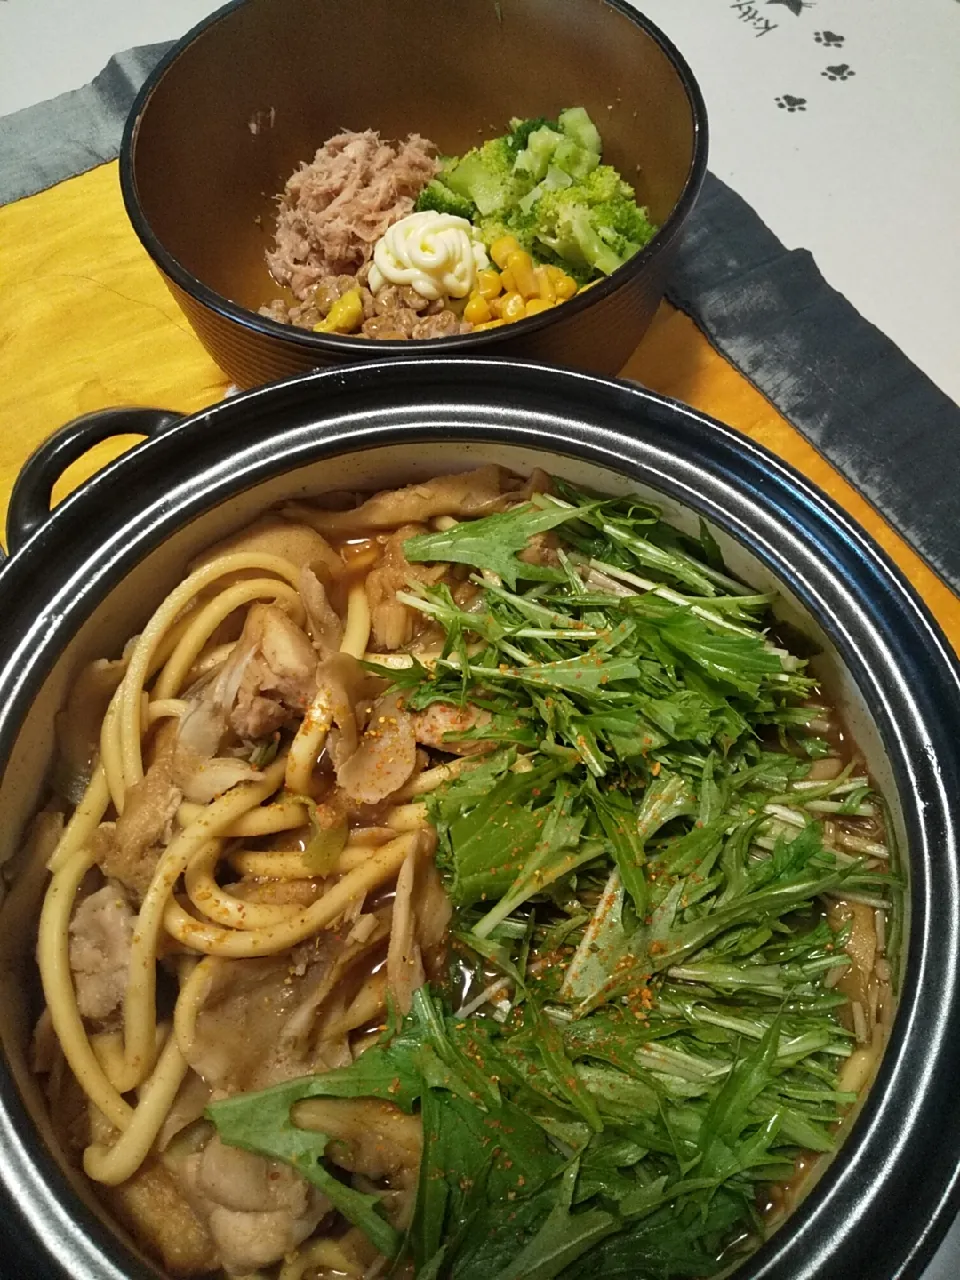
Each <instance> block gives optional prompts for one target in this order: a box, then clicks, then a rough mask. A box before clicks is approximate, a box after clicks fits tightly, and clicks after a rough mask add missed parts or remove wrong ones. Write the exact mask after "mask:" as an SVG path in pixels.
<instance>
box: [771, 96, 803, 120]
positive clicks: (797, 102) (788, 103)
mask: <svg viewBox="0 0 960 1280" xmlns="http://www.w3.org/2000/svg"><path fill="white" fill-rule="evenodd" d="M777 106H778V107H786V109H787V110H788V111H789V112H790V113H791V115H792V114H793V112H794V111H806V109H807V100H806V98H795V97H794V96H793V94H792V93H785V94H783V96H782V97H780V98H777Z"/></svg>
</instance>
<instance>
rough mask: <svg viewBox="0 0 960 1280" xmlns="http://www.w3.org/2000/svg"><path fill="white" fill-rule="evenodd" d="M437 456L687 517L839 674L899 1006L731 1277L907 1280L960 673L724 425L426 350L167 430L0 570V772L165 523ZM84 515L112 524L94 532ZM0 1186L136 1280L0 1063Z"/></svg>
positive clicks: (939, 1146) (69, 1239)
mask: <svg viewBox="0 0 960 1280" xmlns="http://www.w3.org/2000/svg"><path fill="white" fill-rule="evenodd" d="M379 406H382V407H379ZM504 406H509V407H504ZM318 425H319V427H320V429H319V430H318ZM638 425H639V426H640V430H639V432H637V431H636V430H634V431H633V432H630V427H631V426H633V427H634V428H635V429H636V427H637V426H638ZM268 430H269V434H268ZM441 439H454V440H457V441H462V442H464V443H467V442H468V441H471V440H473V441H476V442H478V443H484V444H487V445H495V444H502V445H504V446H509V445H519V446H525V447H528V448H532V449H540V450H542V451H543V452H545V453H553V454H557V455H561V456H567V457H571V458H574V459H580V460H584V461H587V462H592V463H594V464H596V465H598V466H601V467H606V468H607V469H609V470H612V471H617V472H619V473H620V474H623V475H626V476H628V477H631V478H634V479H636V480H637V481H638V482H642V483H645V484H648V485H651V486H652V487H654V488H656V489H658V490H660V491H661V492H663V493H664V494H665V495H667V496H669V497H671V498H674V499H675V500H677V501H680V502H682V503H684V504H686V505H687V506H689V507H691V508H693V509H694V511H699V512H700V513H702V514H703V515H704V516H705V517H706V518H707V519H708V520H710V521H711V522H712V523H713V524H715V525H717V526H718V527H719V528H721V529H723V530H724V531H725V532H726V533H728V534H731V535H732V536H733V537H734V538H735V539H736V540H737V541H739V542H740V543H741V544H743V545H744V546H745V547H746V548H747V550H749V551H751V552H752V553H753V554H754V555H755V556H757V558H758V559H759V560H760V561H761V562H763V563H764V564H765V565H766V566H767V567H768V568H769V569H770V570H771V571H772V572H773V573H774V574H775V575H776V576H777V577H778V579H779V580H780V581H781V582H783V583H784V585H785V586H786V587H787V589H788V590H790V591H791V592H792V593H793V594H794V595H795V596H797V597H798V598H799V599H800V601H801V603H802V604H803V605H804V606H805V607H806V608H807V609H808V610H809V611H810V612H811V613H812V614H813V615H814V617H815V618H816V619H817V621H818V622H819V623H820V625H821V626H823V628H824V630H825V631H826V632H827V634H828V636H829V637H830V638H831V640H832V641H833V643H834V644H835V645H836V647H837V648H838V650H839V652H840V654H841V657H842V658H843V660H844V661H845V662H846V664H847V666H848V668H849V669H850V671H851V674H852V676H853V678H854V680H855V682H856V683H857V685H858V687H859V688H860V690H861V693H862V695H863V696H864V698H865V700H866V701H867V704H868V706H869V708H870V711H871V713H872V715H873V717H874V719H875V721H876V723H877V725H878V728H879V731H880V734H881V737H882V739H883V742H884V747H885V749H886V751H887V754H888V757H889V760H890V764H891V768H892V770H893V774H894V777H895V780H896V786H897V791H898V793H899V795H900V798H901V801H902V804H903V810H904V823H905V828H906V833H907V841H908V846H909V848H910V879H911V899H912V903H911V920H910V936H909V942H908V947H907V954H906V965H905V970H904V979H903V990H902V994H901V998H900V1003H899V1008H898V1013H897V1017H896V1019H895V1022H894V1027H893V1030H892V1034H891V1037H890V1042H889V1044H888V1046H887V1050H886V1053H885V1055H884V1058H883V1061H882V1063H881V1066H880V1070H879V1074H878V1077H877V1080H876V1083H875V1086H874V1088H873V1089H872V1091H871V1093H870V1095H869V1096H868V1098H867V1099H866V1101H865V1103H864V1105H863V1107H862V1110H861V1112H860V1114H859V1116H858V1117H857V1119H856V1121H855V1122H854V1124H853V1125H852V1126H851V1131H850V1133H849V1134H848V1135H847V1138H846V1141H845V1142H844V1150H843V1155H842V1157H841V1158H840V1159H839V1160H836V1161H834V1162H833V1163H832V1164H831V1166H830V1167H829V1168H828V1170H827V1171H826V1172H825V1174H824V1175H823V1177H822V1179H821V1180H820V1182H819V1183H818V1185H817V1186H816V1187H815V1188H814V1189H813V1190H812V1191H811V1193H810V1195H809V1196H808V1197H807V1199H806V1200H805V1201H804V1202H803V1203H802V1204H801V1205H800V1206H799V1207H798V1208H797V1210H796V1211H795V1212H794V1213H793V1214H792V1215H791V1220H790V1223H789V1224H787V1225H786V1226H785V1227H784V1228H783V1230H781V1231H780V1232H777V1233H776V1234H775V1235H774V1236H773V1237H772V1238H771V1239H770V1240H769V1241H768V1242H766V1244H764V1245H763V1246H762V1247H761V1249H760V1250H759V1251H758V1252H757V1253H756V1254H755V1255H753V1257H752V1258H751V1259H749V1260H748V1261H747V1262H746V1263H745V1264H744V1265H743V1267H742V1268H741V1269H740V1270H739V1271H738V1273H737V1275H738V1280H775V1278H776V1277H780V1276H783V1275H785V1274H789V1275H790V1276H791V1277H794V1280H814V1277H817V1278H818V1280H822V1277H832V1276H837V1277H840V1276H841V1275H851V1274H869V1275H871V1276H874V1277H877V1278H878V1280H879V1278H880V1277H893V1276H905V1275H916V1274H918V1272H919V1270H920V1268H921V1267H922V1265H923V1264H924V1263H925V1262H926V1261H927V1260H928V1259H929V1257H930V1256H931V1255H932V1253H933V1251H934V1249H935V1247H936V1245H937V1243H938V1242H939V1239H940V1238H941V1237H942V1235H943V1233H944V1232H945V1230H946V1227H947V1225H948V1223H949V1219H950V1215H951V1214H952V1213H953V1212H954V1211H955V1208H956V1205H957V1202H958V1199H960V1173H958V1169H957V1159H956V1157H957V1154H958V1153H960V1112H958V1111H957V1109H956V1108H955V1106H954V1105H953V1102H954V1088H953V1076H952V1070H953V1062H954V1061H955V1060H956V1058H957V1056H958V1055H960V875H958V872H960V866H958V864H960V858H958V830H957V828H958V823H957V820H956V818H955V816H954V814H953V812H952V805H953V802H954V797H955V796H956V795H957V794H960V748H958V746H957V744H956V742H955V730H954V726H955V725H956V723H957V722H958V721H960V668H958V665H957V662H956V660H955V658H954V657H953V655H952V653H951V651H950V650H949V646H948V645H947V643H946V641H945V639H944V637H943V636H942V634H941V633H940V631H939V629H938V627H937V625H936V623H935V622H934V621H933V619H932V618H931V617H930V615H929V612H928V611H927V609H926V607H925V606H924V605H923V603H922V602H921V601H920V600H919V598H918V597H917V595H916V593H915V591H914V590H913V588H912V587H911V586H910V585H909V584H908V583H907V582H906V581H905V579H904V578H903V576H902V575H901V574H900V572H899V571H898V570H897V569H896V568H895V566H894V565H893V564H892V562H891V561H890V560H889V558H888V557H887V556H886V555H885V554H884V553H883V552H882V551H881V550H880V549H879V548H878V547H877V546H876V545H875V544H874V543H873V542H872V540H871V539H870V538H869V537H868V536H867V535H866V534H865V533H864V532H863V531H862V530H860V529H859V528H858V527H857V526H856V524H855V523H854V522H853V521H852V520H851V519H850V518H849V517H848V516H846V514H845V513H844V512H842V511H841V510H840V509H839V508H838V507H837V506H836V505H835V504H834V503H832V502H831V501H830V499H828V498H827V497H826V496H825V495H823V494H821V493H820V492H819V491H818V490H817V489H816V488H815V487H814V486H812V485H811V484H810V483H809V482H808V481H806V480H805V479H804V478H803V477H801V476H800V475H799V474H798V473H796V472H795V471H793V469H792V468H790V467H789V466H787V465H786V464H785V463H783V462H781V461H780V460H779V459H777V458H775V457H774V456H773V455H771V454H769V453H768V452H767V451H766V450H765V449H763V448H761V447H760V446H758V445H756V444H754V443H753V442H751V441H749V440H745V439H744V438H743V437H741V436H739V435H738V434H737V433H736V432H734V431H733V430H732V429H730V428H728V427H724V426H722V425H721V424H719V423H716V422H714V421H713V420H712V419H710V418H708V417H706V416H705V415H703V414H700V413H698V412H697V411H695V410H693V409H690V408H687V407H686V406H683V405H680V404H677V403H676V402H674V401H670V400H668V399H666V398H664V397H661V396H657V395H654V394H653V393H651V392H648V391H645V390H642V389H640V388H638V387H632V386H629V385H627V384H625V383H618V382H616V381H613V380H610V379H603V378H599V377H596V376H593V375H588V374H583V373H578V372H574V371H572V370H560V369H555V368H550V367H548V366H543V365H536V364H531V363H527V362H520V361H509V362H507V361H494V360H476V359H470V360H451V359H449V358H443V357H440V358H435V357H434V358H431V357H427V356H424V357H415V358H408V359H405V360H401V361H393V360H388V361H382V362H374V363H367V364H360V365H353V366H341V367H336V368H332V369H327V370H318V371H314V372H312V373H309V374H306V375H303V376H301V377H299V378H295V379H291V380H289V381H286V382H283V383H278V384H275V385H273V386H270V387H263V388H259V389H257V390H255V391H252V392H249V393H246V394H243V395H239V396H237V397H234V398H233V399H230V400H226V401H223V402H221V403H220V404H218V405H216V406H214V407H213V408H211V409H208V410H205V411H203V412H201V413H198V414H196V415H194V416H193V417H192V418H188V419H184V420H183V422H181V423H179V424H177V425H176V426H174V427H172V428H170V429H169V430H167V431H166V432H165V433H164V434H163V435H160V436H158V437H156V438H154V439H152V440H150V441H148V442H146V443H145V444H143V445H139V446H137V447H136V448H134V449H133V450H131V451H130V452H128V453H127V454H125V455H123V456H122V457H120V458H119V459H117V460H116V461H115V462H113V463H111V464H110V465H109V466H108V467H106V468H105V469H104V470H103V471H101V472H99V473H98V474H97V475H96V476H95V477H94V478H93V479H92V480H91V481H88V482H87V484H85V485H84V486H83V487H82V488H81V489H79V490H77V491H76V492H75V493H73V494H72V495H71V496H70V497H69V498H67V499H66V500H65V501H64V502H63V503H62V504H61V505H60V506H59V507H58V508H57V509H56V511H55V512H54V513H53V514H52V515H51V517H50V519H49V521H48V522H47V523H46V524H45V525H43V526H42V527H41V528H40V529H38V530H37V531H36V532H35V533H34V534H33V535H32V536H31V537H30V538H29V540H28V541H27V542H26V543H25V544H24V546H23V547H22V548H21V549H20V550H19V551H17V552H16V553H15V554H14V555H13V557H12V558H11V559H10V561H9V562H8V563H7V564H6V565H5V566H4V567H3V569H2V570H0V615H2V616H4V617H5V619H7V626H8V630H7V634H8V635H13V636H19V641H18V642H17V643H16V644H15V645H14V646H12V647H11V649H10V650H9V651H8V652H6V653H0V767H3V766H4V765H5V764H6V762H7V759H8V757H9V752H10V749H11V747H12V745H13V742H14V740H15V737H16V733H17V731H18V729H19V726H20V724H21V722H22V719H23V717H24V716H25V714H26V713H27V710H28V708H29V706H30V703H31V701H32V698H33V696H34V694H35V693H36V691H37V689H38V688H39V686H40V684H41V683H42V681H43V680H44V679H45V678H46V677H47V675H48V674H49V672H50V670H51V669H52V668H53V666H54V665H55V663H56V661H57V658H58V656H59V653H60V651H61V650H62V648H63V646H64V645H65V644H66V643H67V641H68V640H69V639H70V638H71V637H72V635H73V634H74V633H75V631H76V630H77V629H78V627H79V625H80V623H81V622H82V620H83V619H84V618H85V617H87V616H89V614H90V613H91V612H92V611H93V609H94V608H95V607H96V606H97V605H98V604H99V603H100V602H101V601H102V600H103V599H105V598H106V597H107V596H108V595H109V594H110V592H111V591H112V590H113V589H114V587H115V585H116V583H117V582H118V581H119V580H120V579H122V577H123V576H124V575H125V574H126V573H127V572H129V570H130V569H131V568H132V567H133V566H134V565H135V564H136V563H137V562H138V561H139V560H141V559H142V558H143V557H144V556H145V555H146V554H148V553H149V552H150V551H151V550H153V549H154V548H155V547H157V546H158V545H160V544H161V543H162V542H163V541H164V540H165V539H166V538H167V537H169V536H170V534H171V533H172V532H174V530H175V529H178V528H180V527H182V526H183V525H185V524H186V523H188V522H189V521H190V520H191V519H192V518H194V517H195V516H198V515H200V514H201V513H202V512H204V511H207V510H210V509H212V508H213V507H215V506H217V505H219V503H221V502H222V501H224V500H225V499H227V498H228V497H230V496H231V495H235V494H237V493H240V492H244V491H247V490H248V489H250V488H252V487H255V486H256V485H257V484H259V483H261V482H263V481H266V480H268V479H270V478H272V477H275V476H278V475H281V474H283V473H286V472H289V471H293V470H295V469H297V468H298V467H300V466H304V465H307V464H308V463H311V462H315V461H317V460H320V459H323V458H324V457H330V456H333V455H336V454H342V453H350V452H362V451H364V450H369V449H374V448H377V447H379V446H386V445H396V444H400V443H422V444H429V443H430V442H431V441H434V442H435V441H438V440H441ZM103 511H111V512H112V513H113V516H112V521H111V522H110V524H109V528H108V529H107V531H106V534H105V533H104V526H103V524H102V519H103V517H102V512H103ZM98 521H99V524H98ZM830 608H834V609H835V611H836V612H835V616H834V617H833V618H832V619H831V618H830V617H828V616H825V610H828V609H830ZM0 1180H2V1182H3V1184H4V1185H5V1187H6V1189H7V1192H8V1194H9V1193H11V1192H12V1194H13V1196H14V1197H16V1198H18V1199H19V1204H18V1206H17V1207H18V1208H19V1210H20V1213H21V1214H22V1215H23V1217H24V1218H25V1219H26V1224H29V1226H30V1227H31V1228H32V1229H33V1230H35V1231H38V1232H39V1233H40V1234H41V1235H42V1236H44V1235H45V1236H46V1239H47V1240H51V1241H52V1240H56V1241H57V1249H58V1250H59V1252H60V1254H61V1256H63V1255H64V1253H65V1252H66V1253H68V1254H69V1256H70V1259H71V1263H70V1265H71V1270H70V1272H69V1274H71V1275H72V1276H74V1277H76V1278H77V1280H94V1277H96V1278H97V1280H100V1278H101V1277H106V1276H110V1277H115V1278H119V1277H121V1276H127V1277H129V1276H141V1275H143V1276H146V1275H150V1274H155V1273H153V1272H150V1271H147V1270H142V1269H138V1268H137V1265H136V1264H133V1263H132V1262H130V1261H125V1258H127V1259H128V1258H129V1254H127V1253H126V1251H125V1250H123V1248H122V1246H121V1245H120V1243H119V1241H118V1240H117V1239H116V1238H114V1237H113V1236H112V1234H111V1233H109V1232H108V1231H107V1230H106V1228H104V1227H103V1226H102V1225H101V1224H100V1223H98V1222H97V1221H96V1220H95V1218H94V1217H93V1215H92V1214H91V1213H90V1212H89V1211H88V1210H86V1208H85V1207H84V1206H82V1205H81V1204H80V1202H79V1200H78V1199H77V1197H76V1195H75V1193H74V1192H73V1191H72V1190H71V1189H70V1188H69V1185H68V1183H67V1181H66V1179H65V1178H64V1176H63V1174H62V1173H61V1171H60V1170H59V1168H58V1167H57V1166H56V1164H55V1162H54V1160H53V1158H52V1157H51V1156H50V1155H49V1153H48V1152H47V1151H46V1150H45V1149H44V1148H43V1147H42V1143H41V1142H40V1141H39V1140H38V1137H37V1134H36V1130H35V1129H34V1126H33V1124H32V1121H31V1120H30V1119H29V1116H28V1114H27V1111H26V1108H25V1106H24V1104H23V1102H22V1100H21V1098H20V1097H19V1094H18V1092H17V1090H16V1087H15V1085H14V1082H13V1079H12V1076H11V1075H10V1071H9V1068H8V1066H7V1064H6V1062H2V1063H0ZM55 1233H56V1234H55Z"/></svg>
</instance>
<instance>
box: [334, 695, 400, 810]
mask: <svg viewBox="0 0 960 1280" xmlns="http://www.w3.org/2000/svg"><path fill="white" fill-rule="evenodd" d="M400 701H401V700H400V698H399V697H398V695H397V694H395V693H389V694H387V695H385V696H384V697H383V698H380V699H379V700H378V701H377V702H375V703H374V705H373V710H372V711H371V712H370V720H369V722H368V723H367V727H366V728H365V729H364V731H363V737H362V738H361V739H360V745H359V746H358V747H357V749H356V751H354V753H353V754H352V755H351V756H349V757H348V758H347V759H345V760H344V761H343V762H342V763H340V764H338V765H337V782H338V784H339V785H340V787H341V788H342V790H343V791H344V792H345V793H346V795H347V796H348V797H349V798H350V799H351V800H354V801H356V803H357V804H379V803H380V801H381V800H385V799H386V798H387V796H389V795H392V794H393V792H394V791H399V789H400V788H401V787H402V786H403V784H404V783H405V782H406V781H407V779H408V778H409V777H410V775H411V774H412V773H413V771H414V768H415V767H416V763H417V743H416V739H415V738H414V733H413V719H412V717H411V715H410V713H409V712H408V711H405V710H403V708H402V706H401V705H400Z"/></svg>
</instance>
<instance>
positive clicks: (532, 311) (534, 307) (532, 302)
mask: <svg viewBox="0 0 960 1280" xmlns="http://www.w3.org/2000/svg"><path fill="white" fill-rule="evenodd" d="M556 305H557V304H556V303H555V302H548V301H547V300H546V298H528V299H527V305H526V307H525V309H524V315H527V316H538V315H539V314H540V312H541V311H550V310H551V308H553V307H555V306H556Z"/></svg>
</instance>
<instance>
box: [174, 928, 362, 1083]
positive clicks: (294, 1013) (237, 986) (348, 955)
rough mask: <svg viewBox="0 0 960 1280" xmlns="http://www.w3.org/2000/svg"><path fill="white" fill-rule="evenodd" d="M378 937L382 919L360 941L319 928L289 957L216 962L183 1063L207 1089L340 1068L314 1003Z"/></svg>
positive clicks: (322, 998) (338, 1055)
mask: <svg viewBox="0 0 960 1280" xmlns="http://www.w3.org/2000/svg"><path fill="white" fill-rule="evenodd" d="M347 931H349V930H347ZM385 934H386V919H385V918H384V919H383V920H382V921H381V920H379V919H378V927H377V930H376V931H375V932H374V933H373V934H372V935H371V936H370V937H369V938H367V939H365V940H364V942H363V943H348V942H346V941H345V939H344V938H343V937H340V936H339V935H337V934H334V933H329V932H325V933H323V934H321V935H320V936H319V937H317V938H315V939H313V940H312V941H311V942H310V943H309V944H304V946H303V947H302V948H298V949H297V951H296V953H295V955H294V956H293V957H291V956H275V957H273V956H271V957H269V958H265V959H258V960H230V961H225V962H223V963H221V964H219V965H218V966H217V967H216V969H215V975H214V978H213V981H212V983H211V986H210V990H209V991H208V993H207V995H206V997H205V999H204V1001H203V1004H202V1007H201V1009H200V1012H199V1014H198V1015H197V1020H196V1031H195V1035H194V1038H193V1042H192V1044H190V1045H189V1046H187V1048H186V1051H185V1056H186V1058H187V1061H188V1062H189V1063H190V1066H191V1067H192V1068H193V1069H194V1071H196V1072H197V1074H198V1075H200V1076H202V1077H203V1079H204V1080H205V1081H206V1082H207V1084H208V1085H209V1086H210V1087H211V1088H212V1089H214V1090H216V1091H217V1092H222V1093H230V1094H232V1093H242V1092H245V1091H247V1090H251V1089H263V1088H266V1087H267V1086H268V1085H271V1084H278V1083H280V1082H281V1081H283V1080H292V1079H294V1078H295V1077H296V1076H302V1075H307V1074H309V1073H310V1072H311V1071H321V1070H323V1071H325V1070H329V1069H330V1068H331V1067H333V1066H340V1065H342V1052H341V1050H342V1045H341V1044H340V1043H337V1044H330V1043H327V1042H326V1041H325V1040H324V1039H322V1038H321V1037H320V1036H319V1035H318V1033H317V1028H318V1021H319V1018H320V1012H321V1005H323V1003H324V1001H325V1000H326V999H327V997H328V996H329V995H330V993H331V991H333V989H334V987H335V986H337V984H339V983H344V982H347V981H348V980H351V981H352V980H353V979H352V977H351V970H352V966H353V965H354V964H356V963H357V962H358V961H360V959H361V957H366V956H368V955H371V956H372V955H373V954H374V953H375V952H376V949H377V948H378V947H380V946H381V943H382V940H383V938H384V936H385ZM364 963H367V961H366V959H364Z"/></svg>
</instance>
